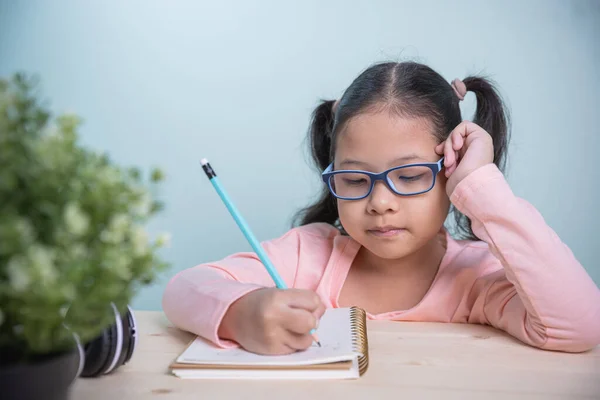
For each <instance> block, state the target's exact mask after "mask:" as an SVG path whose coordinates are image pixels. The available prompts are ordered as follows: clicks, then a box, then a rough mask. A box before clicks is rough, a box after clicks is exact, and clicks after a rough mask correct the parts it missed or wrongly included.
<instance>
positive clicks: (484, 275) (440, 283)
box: [163, 164, 600, 352]
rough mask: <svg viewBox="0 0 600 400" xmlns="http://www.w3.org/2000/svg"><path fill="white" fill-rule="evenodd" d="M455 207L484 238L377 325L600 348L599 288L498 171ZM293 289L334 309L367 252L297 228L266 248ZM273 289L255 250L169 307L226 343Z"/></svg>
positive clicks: (207, 271)
mask: <svg viewBox="0 0 600 400" xmlns="http://www.w3.org/2000/svg"><path fill="white" fill-rule="evenodd" d="M451 201H452V203H453V204H454V205H455V206H456V207H457V208H458V209H459V210H460V211H461V212H463V213H464V214H465V215H467V216H468V217H469V218H470V219H471V221H472V228H473V231H474V232H475V233H476V234H477V236H478V237H480V238H481V239H482V240H483V241H481V242H473V241H456V240H454V239H452V238H451V237H450V236H449V235H448V234H447V250H446V254H445V256H444V258H443V260H442V263H441V265H440V267H439V270H438V273H437V276H436V277H435V279H434V281H433V284H432V285H431V288H430V289H429V291H428V292H427V294H426V295H425V297H424V298H423V299H422V300H421V302H420V303H419V304H417V305H416V306H415V307H413V308H411V309H408V310H397V311H392V312H386V313H382V314H376V315H372V314H370V313H367V315H368V318H370V319H382V320H383V319H385V320H394V321H436V322H455V323H474V324H487V325H491V326H494V327H496V328H499V329H501V330H504V331H506V332H507V333H509V334H510V335H512V336H514V337H516V338H517V339H519V340H521V341H522V342H524V343H527V344H529V345H532V346H535V347H539V348H543V349H550V350H560V351H569V352H579V351H585V350H588V349H591V348H593V347H594V346H596V345H598V344H600V290H599V289H598V287H597V286H596V284H595V283H594V282H593V281H592V280H591V278H590V277H589V275H588V274H587V273H586V271H585V269H584V268H583V267H582V266H581V265H580V263H579V262H578V261H577V260H576V258H575V257H574V256H573V254H572V252H571V251H570V249H569V248H568V247H567V246H566V245H565V244H564V243H562V242H561V240H560V238H559V237H558V236H557V235H556V234H555V233H554V232H553V231H552V230H551V229H550V228H549V227H548V226H547V225H546V223H545V221H544V219H543V218H542V216H541V215H540V214H539V213H538V212H537V210H536V209H535V208H533V207H532V206H531V205H530V204H528V203H527V202H525V201H523V200H522V199H520V198H517V197H516V196H515V195H514V194H513V193H512V191H511V189H510V187H509V185H508V183H507V182H506V180H505V179H504V176H503V175H502V173H501V172H500V171H499V170H498V169H497V168H496V166H495V165H493V164H490V165H487V166H484V167H481V168H479V169H478V170H476V171H474V172H473V173H471V174H470V175H469V176H467V177H466V178H465V179H464V180H463V181H462V182H460V183H459V185H458V186H457V187H456V189H455V191H454V193H453V194H452V196H451ZM263 245H264V247H265V250H266V252H267V254H268V255H269V257H270V258H271V260H272V261H273V264H274V265H275V266H276V268H277V269H278V271H279V272H280V274H281V276H282V278H283V279H284V280H285V282H286V283H287V284H288V286H290V287H294V288H300V289H309V290H313V291H315V292H316V293H317V294H319V296H320V297H321V299H322V301H323V302H324V303H325V305H326V306H327V307H338V306H339V305H338V296H339V294H340V291H341V288H342V286H343V284H344V280H345V278H346V276H347V273H348V270H349V269H350V266H351V265H352V261H353V259H354V257H355V256H356V254H357V252H358V250H359V248H360V245H359V244H358V243H357V242H356V241H354V240H353V239H352V238H350V237H348V236H343V235H341V234H340V233H339V232H338V230H337V229H335V228H334V227H332V226H330V225H328V224H321V223H317V224H311V225H307V226H302V227H298V228H294V229H292V230H290V231H289V232H287V233H286V234H285V235H283V236H282V237H279V238H276V239H274V240H270V241H266V242H264V243H263ZM273 286H274V283H273V281H272V279H271V278H270V276H269V274H268V273H267V271H266V270H265V268H264V267H263V266H262V264H261V262H260V260H259V259H258V257H257V256H256V255H255V254H254V253H238V254H233V255H231V256H229V257H226V258H225V259H223V260H220V261H216V262H210V263H206V264H201V265H198V266H195V267H193V268H189V269H186V270H183V271H181V272H179V273H178V274H176V275H175V276H174V277H173V278H172V279H171V281H170V282H169V283H168V284H167V287H166V290H165V292H164V297H163V310H164V312H165V314H166V316H167V318H168V319H169V320H170V321H171V322H172V323H173V324H175V325H176V326H177V327H179V328H181V329H183V330H187V331H189V332H192V333H194V334H197V335H200V336H202V337H204V338H206V339H208V340H211V341H212V342H214V343H216V344H217V345H219V346H223V347H228V346H234V345H236V344H235V343H232V342H229V341H226V340H222V339H220V338H219V337H218V335H217V331H218V328H219V324H220V322H221V319H222V318H223V316H224V314H225V312H226V311H227V309H228V307H229V306H230V305H231V304H232V303H233V302H234V301H235V300H236V299H238V298H239V297H241V296H243V295H244V294H246V293H248V292H250V291H252V290H255V289H258V288H262V287H273Z"/></svg>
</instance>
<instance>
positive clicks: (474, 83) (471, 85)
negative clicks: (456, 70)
mask: <svg viewBox="0 0 600 400" xmlns="http://www.w3.org/2000/svg"><path fill="white" fill-rule="evenodd" d="M463 82H464V84H465V86H466V88H467V91H469V92H473V93H474V94H475V97H476V99H477V108H476V110H475V118H474V119H473V122H474V123H476V124H477V125H479V126H480V127H482V128H483V129H485V131H486V132H488V133H489V134H490V136H492V140H493V143H494V164H496V165H497V166H498V168H499V169H500V170H501V171H504V168H505V166H506V151H507V148H508V142H509V139H510V138H509V136H510V133H509V116H508V110H507V109H506V107H505V105H504V103H503V102H502V98H501V97H500V94H499V93H498V91H497V90H496V89H495V88H494V86H493V85H492V83H491V82H489V81H488V80H486V79H485V78H481V77H476V76H470V77H468V78H466V79H465V80H464V81H463Z"/></svg>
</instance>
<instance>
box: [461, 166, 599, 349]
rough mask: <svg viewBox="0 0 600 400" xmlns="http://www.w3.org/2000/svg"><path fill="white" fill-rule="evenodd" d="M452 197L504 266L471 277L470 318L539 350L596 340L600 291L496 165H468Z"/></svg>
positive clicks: (589, 345) (576, 346)
mask: <svg viewBox="0 0 600 400" xmlns="http://www.w3.org/2000/svg"><path fill="white" fill-rule="evenodd" d="M450 199H451V201H452V203H453V204H454V205H455V207H456V208H457V209H458V210H459V211H461V212H462V213H463V214H465V215H466V216H467V217H469V218H470V219H471V222H472V230H473V232H474V233H475V234H476V235H477V236H478V237H479V238H480V239H481V240H483V241H485V242H486V243H487V244H488V246H489V249H490V250H491V252H492V253H493V255H494V256H495V257H496V258H497V259H498V261H499V263H501V264H502V267H503V268H502V269H501V270H499V271H498V270H497V268H496V272H494V273H489V274H486V275H484V276H481V277H480V278H479V279H478V280H476V281H475V284H474V285H473V287H472V288H471V293H469V294H468V295H467V296H466V297H467V298H469V299H470V300H469V304H470V306H471V309H470V314H469V316H468V321H469V322H473V323H484V324H489V325H492V326H494V327H496V328H499V329H502V330H504V331H506V332H507V333H509V334H511V335H513V336H515V337H516V338H518V339H520V340H522V341H523V342H525V343H528V344H530V345H533V346H536V347H539V348H543V349H549V350H560V351H569V352H580V351H585V350H589V349H591V348H593V347H594V346H596V345H598V344H600V290H599V289H598V287H597V286H596V284H595V283H594V282H593V281H592V279H591V278H590V276H589V275H588V274H587V272H586V271H585V269H584V268H583V267H582V266H581V264H580V263H579V262H578V261H577V259H576V258H575V257H574V256H573V253H572V252H571V250H570V249H569V248H568V247H567V246H566V245H565V244H564V243H563V242H562V241H561V240H560V238H559V237H558V236H557V235H556V233H555V232H554V231H553V230H552V229H551V228H550V227H548V225H546V223H545V221H544V219H543V218H542V216H541V215H540V214H539V212H538V211H537V210H536V209H535V208H534V207H533V206H531V205H530V204H529V203H527V202H525V201H524V200H522V199H520V198H518V197H516V196H515V195H514V194H513V192H512V191H511V189H510V187H509V185H508V183H507V182H506V180H505V178H504V176H503V175H502V173H501V172H500V170H499V169H498V168H497V167H496V166H495V165H494V164H487V165H485V166H483V167H480V168H478V169H476V170H475V171H473V172H471V173H470V174H469V175H468V176H467V177H466V178H464V179H463V180H462V181H460V183H459V184H458V185H457V186H456V189H455V190H454V191H453V193H452V195H451V198H450Z"/></svg>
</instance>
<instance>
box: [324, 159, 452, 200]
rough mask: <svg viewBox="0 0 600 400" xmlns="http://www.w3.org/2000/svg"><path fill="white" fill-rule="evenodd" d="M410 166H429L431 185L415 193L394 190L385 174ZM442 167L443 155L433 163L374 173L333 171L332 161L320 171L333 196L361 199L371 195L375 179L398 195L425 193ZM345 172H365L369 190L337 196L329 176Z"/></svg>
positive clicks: (344, 198) (353, 170) (352, 170)
mask: <svg viewBox="0 0 600 400" xmlns="http://www.w3.org/2000/svg"><path fill="white" fill-rule="evenodd" d="M411 167H427V168H429V169H430V170H431V172H432V173H433V181H432V183H431V186H430V187H429V188H428V189H426V190H422V191H420V192H416V193H402V192H399V191H398V190H396V189H395V188H394V186H393V185H392V184H391V183H390V181H389V180H388V177H387V176H388V174H389V173H390V172H392V171H397V170H399V169H405V168H411ZM443 168H444V157H442V158H440V159H439V161H437V162H434V163H415V164H405V165H400V166H398V167H392V168H390V169H387V170H385V171H383V172H380V173H374V172H369V171H362V170H358V169H341V170H337V171H334V170H333V163H331V164H329V166H328V167H327V168H326V169H325V170H324V171H323V172H322V173H321V178H322V179H323V182H325V184H326V185H327V187H328V188H329V192H330V193H331V194H332V195H333V196H334V197H336V198H338V199H341V200H362V199H364V198H367V197H369V196H370V195H371V192H373V187H374V186H375V183H376V182H377V181H383V182H385V184H386V186H387V187H388V188H389V189H390V190H391V191H392V192H394V193H396V194H397V195H399V196H416V195H419V194H423V193H427V192H429V191H430V190H431V189H433V187H434V186H435V182H436V178H437V175H438V174H439V173H440V171H441V170H442V169H443ZM347 172H351V173H361V174H365V175H367V176H369V178H370V179H371V186H370V187H369V191H368V192H367V194H365V195H364V196H361V197H344V196H338V195H337V194H335V192H334V190H333V188H332V187H331V177H332V176H334V175H337V174H341V173H347Z"/></svg>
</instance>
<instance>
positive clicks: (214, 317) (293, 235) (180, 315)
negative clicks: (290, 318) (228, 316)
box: [162, 229, 300, 347]
mask: <svg viewBox="0 0 600 400" xmlns="http://www.w3.org/2000/svg"><path fill="white" fill-rule="evenodd" d="M299 240H300V239H299V234H298V229H292V230H291V231H289V232H287V233H286V234H285V235H283V236H282V237H280V238H277V239H274V240H271V241H267V242H263V243H262V245H263V247H264V249H265V252H266V253H267V254H268V256H269V258H270V259H271V261H272V262H273V265H275V267H276V268H277V271H278V272H279V274H280V275H281V277H282V279H283V280H284V281H285V282H286V284H287V285H288V286H289V287H292V286H293V284H294V278H295V276H296V270H297V267H298V249H299ZM274 286H275V284H274V282H273V280H272V279H271V276H270V275H269V274H268V272H267V270H266V269H265V267H264V266H263V264H262V262H261V261H260V259H259V258H258V256H257V255H256V254H254V253H250V252H247V253H237V254H233V255H231V256H229V257H226V258H225V259H223V260H220V261H218V262H212V263H206V264H201V265H198V266H196V267H193V268H189V269H185V270H183V271H181V272H179V273H178V274H176V275H175V276H174V277H173V278H172V279H171V280H170V281H169V283H168V284H167V286H166V289H165V292H164V294H163V300H162V307H163V310H164V312H165V314H166V316H167V318H168V319H169V320H170V321H171V322H172V323H173V324H174V325H175V326H177V327H178V328H180V329H183V330H186V331H189V332H192V333H194V334H196V335H199V336H202V337H204V338H206V339H208V340H210V341H212V342H214V343H216V344H217V345H219V346H221V347H230V346H233V345H234V344H233V343H232V342H230V341H226V340H222V339H220V338H219V337H218V335H217V331H218V329H219V326H220V323H221V320H222V319H223V316H224V315H225V313H226V312H227V310H228V309H229V306H230V305H231V304H232V303H233V302H235V301H236V300H237V299H239V298H240V297H242V296H244V295H245V294H247V293H249V292H251V291H253V290H256V289H260V288H264V287H274Z"/></svg>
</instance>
